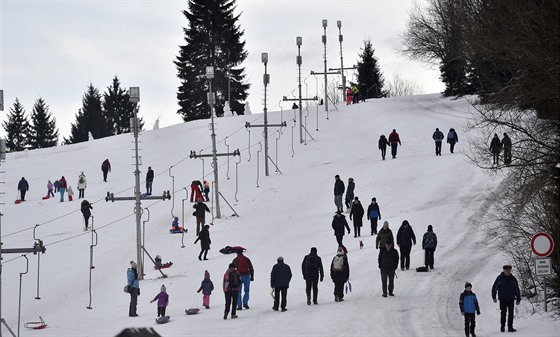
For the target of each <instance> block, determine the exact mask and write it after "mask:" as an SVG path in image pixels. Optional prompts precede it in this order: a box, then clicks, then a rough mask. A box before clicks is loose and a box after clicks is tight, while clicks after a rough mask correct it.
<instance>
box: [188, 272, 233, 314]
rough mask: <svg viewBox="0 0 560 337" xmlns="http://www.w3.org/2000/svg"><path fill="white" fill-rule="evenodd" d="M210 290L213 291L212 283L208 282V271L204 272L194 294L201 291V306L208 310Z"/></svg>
mask: <svg viewBox="0 0 560 337" xmlns="http://www.w3.org/2000/svg"><path fill="white" fill-rule="evenodd" d="M212 290H214V283H212V280H210V273H209V272H208V270H205V271H204V279H203V280H202V282H201V283H200V288H198V290H197V291H196V292H197V293H200V292H201V291H202V305H203V306H204V307H205V308H206V309H210V295H212ZM236 297H237V296H236Z"/></svg>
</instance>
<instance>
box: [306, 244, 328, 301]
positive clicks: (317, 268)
mask: <svg viewBox="0 0 560 337" xmlns="http://www.w3.org/2000/svg"><path fill="white" fill-rule="evenodd" d="M301 272H302V274H303V279H304V280H305V294H306V295H307V305H311V290H312V289H313V304H317V292H318V283H319V282H323V277H324V276H325V274H324V272H323V262H322V261H321V257H319V256H318V255H317V248H315V247H311V252H309V255H305V257H304V258H303V262H302V263H301Z"/></svg>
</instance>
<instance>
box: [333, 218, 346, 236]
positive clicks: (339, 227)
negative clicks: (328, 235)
mask: <svg viewBox="0 0 560 337" xmlns="http://www.w3.org/2000/svg"><path fill="white" fill-rule="evenodd" d="M344 227H346V230H347V231H348V232H349V233H350V227H349V226H348V222H347V221H346V217H345V216H344V215H343V214H340V216H338V215H335V216H334V218H333V221H332V229H334V235H337V236H340V235H344Z"/></svg>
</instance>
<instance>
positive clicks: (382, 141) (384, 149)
mask: <svg viewBox="0 0 560 337" xmlns="http://www.w3.org/2000/svg"><path fill="white" fill-rule="evenodd" d="M388 143H389V142H388V141H387V138H385V135H381V136H379V141H378V142H377V145H378V147H379V150H381V158H383V160H385V154H386V153H387V144H388Z"/></svg>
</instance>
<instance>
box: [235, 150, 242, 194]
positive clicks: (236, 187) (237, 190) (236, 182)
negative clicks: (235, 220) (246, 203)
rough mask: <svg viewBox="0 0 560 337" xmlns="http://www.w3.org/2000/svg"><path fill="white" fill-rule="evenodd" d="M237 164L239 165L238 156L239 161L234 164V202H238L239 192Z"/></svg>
mask: <svg viewBox="0 0 560 337" xmlns="http://www.w3.org/2000/svg"><path fill="white" fill-rule="evenodd" d="M239 163H241V156H239V159H238V160H237V162H236V163H235V202H238V201H239V200H237V192H239V169H238V166H239Z"/></svg>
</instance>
